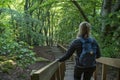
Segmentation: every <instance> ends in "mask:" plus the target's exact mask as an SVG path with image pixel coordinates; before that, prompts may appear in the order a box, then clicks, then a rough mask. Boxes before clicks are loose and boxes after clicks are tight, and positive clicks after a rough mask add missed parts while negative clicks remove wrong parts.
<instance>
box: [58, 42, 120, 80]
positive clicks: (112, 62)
mask: <svg viewBox="0 0 120 80" xmlns="http://www.w3.org/2000/svg"><path fill="white" fill-rule="evenodd" d="M58 46H59V47H61V48H62V49H63V50H65V51H67V49H66V48H65V47H64V46H62V45H60V44H58ZM75 56H76V55H75V54H74V55H73V56H72V57H71V59H72V60H74V57H75ZM96 61H97V62H99V63H101V64H102V76H101V80H107V79H106V75H107V73H106V70H107V66H113V67H115V68H118V79H117V80H120V59H116V58H107V57H101V58H99V59H96ZM94 80H97V71H95V73H94Z"/></svg>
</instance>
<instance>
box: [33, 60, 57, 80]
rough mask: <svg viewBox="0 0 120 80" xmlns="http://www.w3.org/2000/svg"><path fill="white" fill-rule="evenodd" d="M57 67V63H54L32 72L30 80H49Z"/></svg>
mask: <svg viewBox="0 0 120 80" xmlns="http://www.w3.org/2000/svg"><path fill="white" fill-rule="evenodd" d="M58 67H59V65H58V62H57V61H54V62H52V63H50V64H49V65H47V66H45V67H43V68H42V69H40V70H38V71H36V72H34V73H33V74H32V76H31V80H50V78H51V77H52V76H53V75H54V73H55V71H56V70H57V68H58Z"/></svg>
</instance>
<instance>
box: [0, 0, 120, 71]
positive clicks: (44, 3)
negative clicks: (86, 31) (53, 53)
mask: <svg viewBox="0 0 120 80" xmlns="http://www.w3.org/2000/svg"><path fill="white" fill-rule="evenodd" d="M82 21H87V22H89V23H91V25H92V33H91V35H92V36H93V37H94V38H96V40H97V42H98V43H99V46H100V49H101V53H102V56H105V57H111V58H120V0H0V71H1V70H4V71H5V72H6V69H8V68H5V69H4V66H6V65H7V66H9V65H11V63H12V64H17V65H18V66H21V67H26V66H28V65H30V64H32V63H34V62H35V61H36V56H35V52H34V51H32V49H33V48H34V47H36V46H55V45H56V44H57V43H60V44H63V45H66V46H67V45H69V44H70V42H71V41H72V40H73V39H75V38H76V35H77V32H78V27H79V24H80V22H82ZM9 67H10V66H9ZM12 67H13V66H12Z"/></svg>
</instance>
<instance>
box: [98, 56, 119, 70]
mask: <svg viewBox="0 0 120 80" xmlns="http://www.w3.org/2000/svg"><path fill="white" fill-rule="evenodd" d="M96 61H97V62H99V63H102V64H106V65H109V66H113V67H116V68H120V59H116V58H107V57H101V58H99V59H96Z"/></svg>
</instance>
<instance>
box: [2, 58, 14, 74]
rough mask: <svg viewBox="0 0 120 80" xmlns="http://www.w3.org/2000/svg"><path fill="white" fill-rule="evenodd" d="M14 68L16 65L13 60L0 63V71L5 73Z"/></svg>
mask: <svg viewBox="0 0 120 80" xmlns="http://www.w3.org/2000/svg"><path fill="white" fill-rule="evenodd" d="M15 66H16V63H15V62H14V61H13V60H7V61H3V62H0V69H1V70H2V71H3V72H6V73H8V72H9V71H10V70H11V69H14V68H15Z"/></svg>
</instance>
